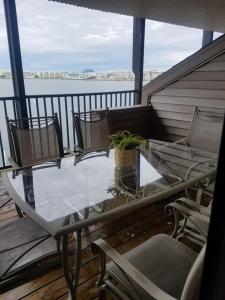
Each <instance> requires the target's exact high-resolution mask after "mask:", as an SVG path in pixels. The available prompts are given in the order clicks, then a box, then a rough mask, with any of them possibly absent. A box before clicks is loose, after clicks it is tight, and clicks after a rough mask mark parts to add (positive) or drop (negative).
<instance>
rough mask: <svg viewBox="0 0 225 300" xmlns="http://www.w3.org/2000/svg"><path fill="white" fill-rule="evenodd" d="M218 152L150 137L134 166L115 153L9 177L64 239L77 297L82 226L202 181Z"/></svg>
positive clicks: (30, 209) (18, 194)
mask: <svg viewBox="0 0 225 300" xmlns="http://www.w3.org/2000/svg"><path fill="white" fill-rule="evenodd" d="M216 164H217V155H215V154H212V153H208V152H205V151H202V150H197V149H191V148H190V147H188V146H186V145H179V144H175V143H166V142H162V141H156V140H150V147H149V149H144V148H141V149H139V150H137V152H136V158H135V162H134V164H133V166H132V167H130V168H118V167H117V166H116V165H115V160H114V150H111V151H110V153H109V157H107V156H95V157H92V158H89V159H85V160H83V161H81V162H79V163H78V164H76V165H74V157H73V156H70V157H66V158H63V159H62V161H61V168H57V167H52V166H51V167H49V166H48V165H46V168H38V167H37V166H36V167H32V166H31V167H27V168H23V169H19V170H17V175H16V176H12V175H13V174H12V171H10V172H7V173H5V174H4V175H3V179H4V183H5V185H6V188H7V189H8V191H9V194H10V196H11V197H12V198H13V200H14V201H15V203H16V204H17V205H18V206H19V207H20V208H21V209H22V211H24V212H25V213H26V215H28V216H29V217H30V218H32V219H33V220H34V221H35V222H36V223H37V224H39V225H40V226H41V227H43V228H44V229H45V230H46V231H47V232H48V233H50V234H51V235H52V236H53V237H55V238H56V239H61V241H62V252H63V253H62V257H63V264H64V272H65V278H66V280H67V283H68V286H69V290H70V293H71V297H72V299H75V292H76V288H77V284H78V279H79V270H80V263H81V262H80V252H81V230H82V229H83V228H87V227H88V226H89V225H91V224H95V223H97V222H100V221H104V220H109V219H113V218H119V217H121V216H123V215H126V214H128V213H130V212H132V211H135V210H137V209H138V208H141V207H144V206H146V205H148V204H150V203H153V202H155V201H159V200H162V199H164V198H167V197H169V196H171V195H174V194H176V193H178V192H179V191H182V190H184V189H185V188H186V187H188V186H193V185H197V184H198V183H199V182H203V181H204V179H206V178H209V177H210V178H213V176H214V175H215V172H216ZM74 232H76V243H77V250H76V255H77V260H76V262H77V265H76V268H75V269H74V272H75V273H73V276H72V275H71V274H72V272H71V270H70V267H69V263H68V238H69V234H71V233H74Z"/></svg>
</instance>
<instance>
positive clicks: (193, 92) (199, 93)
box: [154, 87, 225, 100]
mask: <svg viewBox="0 0 225 300" xmlns="http://www.w3.org/2000/svg"><path fill="white" fill-rule="evenodd" d="M154 96H176V97H188V98H189V97H190V98H192V97H195V98H197V97H198V98H209V99H223V100H225V90H206V89H204V90H201V89H177V88H171V87H168V88H166V89H164V90H162V91H160V92H158V93H156V94H155V95H154Z"/></svg>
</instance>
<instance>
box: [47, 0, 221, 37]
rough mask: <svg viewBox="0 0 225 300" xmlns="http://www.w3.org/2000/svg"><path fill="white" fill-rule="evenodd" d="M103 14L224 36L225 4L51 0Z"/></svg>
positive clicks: (185, 0)
mask: <svg viewBox="0 0 225 300" xmlns="http://www.w3.org/2000/svg"><path fill="white" fill-rule="evenodd" d="M51 1H55V2H61V3H66V4H71V5H76V6H80V7H86V8H90V9H95V10H99V11H104V12H111V13H117V14H122V15H127V16H133V17H141V18H146V19H151V20H155V21H160V22H165V23H170V24H175V25H182V26H187V27H193V28H199V29H204V30H213V31H217V32H223V33H224V32H225V0H51Z"/></svg>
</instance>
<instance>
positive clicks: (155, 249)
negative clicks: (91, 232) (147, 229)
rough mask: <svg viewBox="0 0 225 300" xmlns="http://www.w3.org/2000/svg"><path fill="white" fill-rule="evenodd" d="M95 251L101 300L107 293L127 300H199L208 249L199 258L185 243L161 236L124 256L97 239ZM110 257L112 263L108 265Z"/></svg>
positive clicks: (156, 236) (203, 250)
mask: <svg viewBox="0 0 225 300" xmlns="http://www.w3.org/2000/svg"><path fill="white" fill-rule="evenodd" d="M92 249H93V252H94V253H95V254H97V253H99V254H100V258H101V275H100V282H99V283H100V284H101V286H100V289H99V299H100V300H105V299H106V295H107V293H109V294H110V296H111V297H112V298H113V299H121V300H122V299H123V300H131V299H132V300H152V299H158V300H159V299H160V300H175V299H181V300H190V299H192V300H195V299H196V300H197V299H198V294H199V288H200V280H201V272H202V266H203V260H204V253H205V246H204V247H203V249H202V250H201V252H200V254H199V255H198V256H197V254H196V253H195V252H193V251H192V250H191V249H189V248H188V247H186V246H185V245H183V244H182V243H181V242H179V241H177V240H175V239H173V238H171V237H169V236H167V235H165V234H159V235H155V236H153V237H151V238H150V239H148V240H147V241H145V242H144V243H142V244H141V245H139V246H138V247H136V248H134V249H132V250H131V251H129V252H127V253H126V254H124V255H120V254H119V253H118V252H117V251H116V250H115V249H113V248H111V247H110V246H109V245H108V244H107V243H106V242H105V241H103V240H101V239H100V240H97V241H96V242H94V243H93V245H92ZM106 256H108V257H110V259H111V260H112V262H110V263H108V264H107V265H106V263H105V262H106Z"/></svg>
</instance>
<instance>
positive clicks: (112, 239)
mask: <svg viewBox="0 0 225 300" xmlns="http://www.w3.org/2000/svg"><path fill="white" fill-rule="evenodd" d="M164 205H165V202H158V203H156V204H154V205H151V206H149V207H146V208H144V209H141V210H139V211H137V212H135V214H129V215H127V216H126V217H123V218H121V219H119V220H116V221H113V222H108V223H99V224H97V225H95V226H91V227H90V232H89V234H88V235H87V234H84V235H83V250H82V261H83V263H82V268H81V277H80V282H79V289H78V296H77V299H78V300H89V299H90V300H91V299H97V288H96V287H95V282H96V279H97V276H98V273H99V263H98V258H97V257H94V256H93V255H92V253H91V251H90V248H89V245H90V243H91V242H92V241H94V240H96V239H98V238H100V237H103V238H104V239H106V240H107V241H108V242H109V243H110V244H111V245H112V246H113V247H115V248H116V249H117V250H118V251H119V252H120V253H124V252H127V251H128V250H130V249H132V248H134V247H136V246H137V245H139V244H140V243H142V242H143V241H145V240H146V239H148V238H149V237H151V236H153V235H155V234H158V233H167V234H169V233H171V232H172V229H173V225H172V222H173V220H172V219H170V218H168V216H166V215H165V213H164V209H163V207H164ZM15 218H18V216H17V213H16V210H15V207H14V205H13V204H12V203H11V204H9V205H7V206H6V207H4V209H2V211H1V213H0V222H1V223H2V222H12V221H13V220H15ZM0 294H1V292H0ZM17 299H24V300H39V299H41V300H53V299H58V300H65V299H68V289H67V285H66V282H65V279H64V276H63V270H62V268H61V267H58V268H55V269H54V270H52V271H51V272H49V273H48V274H45V275H42V276H40V277H38V278H36V279H33V280H31V281H28V282H26V283H23V284H22V285H19V286H18V287H11V289H10V290H9V291H8V292H6V293H4V294H2V295H0V300H17Z"/></svg>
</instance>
